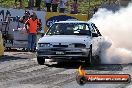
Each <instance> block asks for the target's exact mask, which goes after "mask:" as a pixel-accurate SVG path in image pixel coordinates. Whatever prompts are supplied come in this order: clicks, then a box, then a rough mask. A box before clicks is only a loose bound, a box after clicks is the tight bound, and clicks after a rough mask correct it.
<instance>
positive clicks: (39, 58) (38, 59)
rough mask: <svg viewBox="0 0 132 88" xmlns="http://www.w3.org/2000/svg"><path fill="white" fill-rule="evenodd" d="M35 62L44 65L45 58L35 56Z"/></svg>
mask: <svg viewBox="0 0 132 88" xmlns="http://www.w3.org/2000/svg"><path fill="white" fill-rule="evenodd" d="M37 62H38V64H39V65H44V63H45V58H44V57H37Z"/></svg>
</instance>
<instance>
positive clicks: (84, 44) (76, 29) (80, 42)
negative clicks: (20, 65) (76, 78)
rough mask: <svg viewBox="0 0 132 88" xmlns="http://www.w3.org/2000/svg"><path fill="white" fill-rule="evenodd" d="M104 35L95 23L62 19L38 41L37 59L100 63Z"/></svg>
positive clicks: (42, 60) (40, 60)
mask: <svg viewBox="0 0 132 88" xmlns="http://www.w3.org/2000/svg"><path fill="white" fill-rule="evenodd" d="M101 41H103V37H102V35H101V34H100V32H99V30H98V29H97V27H96V26H95V24H94V23H91V22H84V21H60V22H56V23H54V24H53V25H52V26H51V27H50V28H49V30H48V31H47V32H46V34H45V35H44V36H43V37H42V38H40V39H39V41H38V43H37V47H36V49H37V61H38V64H40V65H43V64H44V63H45V59H47V58H48V59H62V60H64V59H67V60H71V59H73V60H78V59H79V60H82V61H85V63H86V64H89V65H97V64H100V62H101V60H100V58H99V55H100V45H101V43H100V42H101Z"/></svg>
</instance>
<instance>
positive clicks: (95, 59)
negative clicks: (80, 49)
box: [85, 45, 101, 66]
mask: <svg viewBox="0 0 132 88" xmlns="http://www.w3.org/2000/svg"><path fill="white" fill-rule="evenodd" d="M100 64H101V60H100V58H99V56H98V55H96V56H92V45H90V50H89V55H88V57H87V58H86V59H85V65H86V66H97V65H100Z"/></svg>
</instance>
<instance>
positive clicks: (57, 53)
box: [56, 51, 65, 55]
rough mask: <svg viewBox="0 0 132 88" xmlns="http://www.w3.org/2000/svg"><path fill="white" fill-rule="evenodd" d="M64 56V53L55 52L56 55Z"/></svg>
mask: <svg viewBox="0 0 132 88" xmlns="http://www.w3.org/2000/svg"><path fill="white" fill-rule="evenodd" d="M64 54H65V52H63V51H57V52H56V55H64Z"/></svg>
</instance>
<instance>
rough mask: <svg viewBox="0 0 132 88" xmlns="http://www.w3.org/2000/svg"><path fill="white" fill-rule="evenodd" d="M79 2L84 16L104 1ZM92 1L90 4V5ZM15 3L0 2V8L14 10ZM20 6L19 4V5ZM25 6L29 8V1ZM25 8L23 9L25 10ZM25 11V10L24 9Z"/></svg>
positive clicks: (25, 1) (25, 0) (70, 1)
mask: <svg viewBox="0 0 132 88" xmlns="http://www.w3.org/2000/svg"><path fill="white" fill-rule="evenodd" d="M68 1H69V2H68V3H69V4H71V3H72V1H73V0H68ZM78 1H79V3H78V4H79V8H78V9H79V12H80V13H83V14H87V13H88V12H89V11H90V10H92V9H93V7H94V6H96V5H99V4H101V3H102V2H103V1H104V0H82V1H81V0H78ZM89 1H90V3H89ZM14 2H15V0H0V7H6V8H14V6H15V5H14ZM18 4H19V3H18ZM23 6H24V7H27V6H28V0H23ZM24 7H23V8H24ZM41 8H44V2H43V0H42V3H41ZM24 9H25V8H24ZM66 10H67V11H68V12H69V11H70V7H67V9H66Z"/></svg>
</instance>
